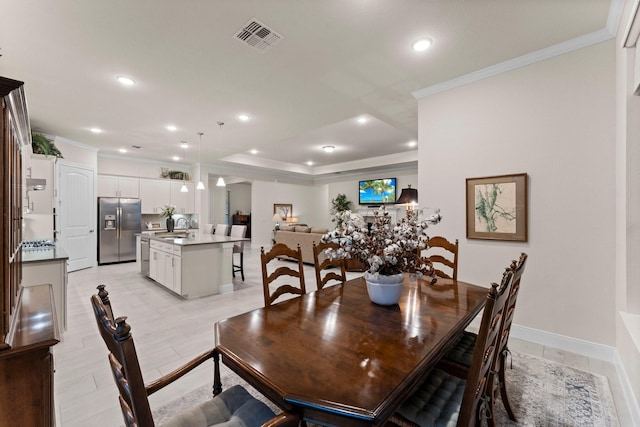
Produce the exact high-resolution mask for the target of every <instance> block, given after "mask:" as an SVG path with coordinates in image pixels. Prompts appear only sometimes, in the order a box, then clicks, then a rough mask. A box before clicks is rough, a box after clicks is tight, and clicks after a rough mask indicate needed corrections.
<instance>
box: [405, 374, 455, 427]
mask: <svg viewBox="0 0 640 427" xmlns="http://www.w3.org/2000/svg"><path fill="white" fill-rule="evenodd" d="M465 386H466V381H465V380H463V379H461V378H458V377H456V376H454V375H450V374H447V373H446V372H444V371H442V370H440V369H434V370H432V371H431V373H430V374H429V377H428V378H427V379H426V380H425V381H424V382H423V383H422V385H421V386H420V388H419V389H418V390H417V391H416V392H415V393H414V394H412V395H411V397H410V398H409V399H407V400H406V401H405V402H404V403H403V404H402V406H401V407H400V408H399V409H398V410H397V411H396V414H399V415H401V416H402V418H404V419H406V420H408V421H410V422H411V423H412V424H407V425H412V426H413V425H419V426H421V427H432V426H434V427H435V426H438V427H441V426H442V427H445V426H446V427H455V426H456V425H457V422H458V416H459V415H460V406H461V404H462V396H463V395H464V388H465ZM399 420H401V418H400V419H398V418H396V419H394V422H395V423H398V421H399ZM400 424H402V422H400Z"/></svg>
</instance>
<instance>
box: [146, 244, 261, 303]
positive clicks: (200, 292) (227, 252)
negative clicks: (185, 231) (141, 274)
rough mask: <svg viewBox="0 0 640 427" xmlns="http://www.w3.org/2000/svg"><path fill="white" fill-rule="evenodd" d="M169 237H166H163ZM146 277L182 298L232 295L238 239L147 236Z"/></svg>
mask: <svg viewBox="0 0 640 427" xmlns="http://www.w3.org/2000/svg"><path fill="white" fill-rule="evenodd" d="M167 234H169V235H167ZM149 240H150V244H149V276H148V277H149V278H150V279H152V280H154V281H155V282H157V283H158V284H160V285H162V286H163V287H165V288H166V289H168V290H170V291H172V292H174V293H176V294H178V295H180V296H182V297H184V298H186V299H191V298H199V297H204V296H208V295H215V294H220V293H228V292H233V283H232V271H231V265H232V260H233V258H232V257H233V245H234V243H235V242H240V241H244V240H249V239H245V238H241V237H231V236H215V235H213V234H208V233H207V234H203V233H201V234H189V235H188V237H181V236H180V235H178V236H176V235H175V234H173V235H171V234H170V233H158V234H156V235H150V236H149Z"/></svg>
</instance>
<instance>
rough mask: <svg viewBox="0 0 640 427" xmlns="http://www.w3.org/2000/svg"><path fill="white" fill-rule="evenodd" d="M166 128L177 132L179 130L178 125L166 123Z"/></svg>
mask: <svg viewBox="0 0 640 427" xmlns="http://www.w3.org/2000/svg"><path fill="white" fill-rule="evenodd" d="M165 128H166V129H167V130H169V131H171V132H175V131H177V130H178V128H177V127H176V125H166V126H165Z"/></svg>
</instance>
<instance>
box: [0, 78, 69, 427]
mask: <svg viewBox="0 0 640 427" xmlns="http://www.w3.org/2000/svg"><path fill="white" fill-rule="evenodd" d="M23 87H24V83H22V82H20V81H17V80H12V79H7V78H4V77H0V96H1V97H2V119H1V120H0V167H1V170H0V203H1V207H0V209H1V210H2V216H1V221H2V226H1V227H0V253H1V256H2V260H1V261H0V302H1V306H2V312H1V313H0V334H1V335H2V337H1V338H2V340H0V426H9V425H20V426H36V427H40V426H43V427H46V426H53V425H55V415H54V414H55V412H54V404H53V357H52V355H51V347H52V346H53V345H55V344H56V343H58V342H59V335H58V326H57V324H56V316H55V308H54V303H53V293H52V291H51V285H38V286H34V287H30V288H22V287H21V285H20V284H21V281H22V248H21V243H22V191H23V185H22V154H21V150H22V147H24V146H27V145H28V144H30V143H31V126H30V124H29V116H28V114H27V103H26V100H25V96H24V89H23Z"/></svg>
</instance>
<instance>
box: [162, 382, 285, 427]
mask: <svg viewBox="0 0 640 427" xmlns="http://www.w3.org/2000/svg"><path fill="white" fill-rule="evenodd" d="M274 416H275V414H274V413H273V411H271V409H269V408H268V407H267V405H265V404H264V403H262V402H261V401H259V400H258V399H256V398H254V397H253V396H251V395H250V394H249V393H248V392H247V391H246V390H245V389H244V388H243V387H242V386H239V385H235V386H233V387H231V388H229V389H227V390H225V391H223V392H222V393H220V394H219V395H217V396H216V397H214V398H213V399H210V400H208V401H206V402H203V403H201V404H199V405H197V406H194V407H192V408H189V409H187V410H186V411H184V412H181V413H180V414H178V415H176V416H175V417H173V418H171V419H170V420H168V421H167V422H165V423H163V424H162V427H209V426H219V427H252V426H261V425H262V424H264V423H265V422H267V421H268V420H270V419H272V418H273V417H274Z"/></svg>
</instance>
